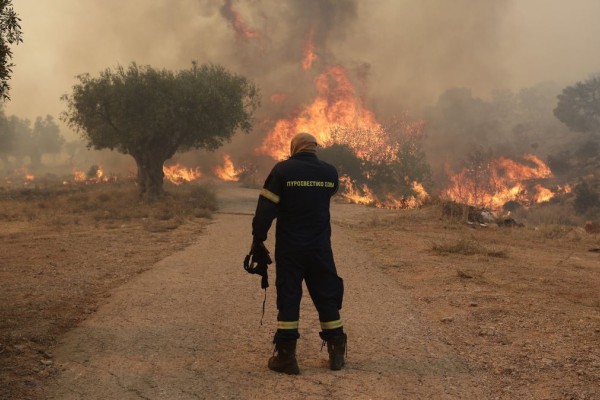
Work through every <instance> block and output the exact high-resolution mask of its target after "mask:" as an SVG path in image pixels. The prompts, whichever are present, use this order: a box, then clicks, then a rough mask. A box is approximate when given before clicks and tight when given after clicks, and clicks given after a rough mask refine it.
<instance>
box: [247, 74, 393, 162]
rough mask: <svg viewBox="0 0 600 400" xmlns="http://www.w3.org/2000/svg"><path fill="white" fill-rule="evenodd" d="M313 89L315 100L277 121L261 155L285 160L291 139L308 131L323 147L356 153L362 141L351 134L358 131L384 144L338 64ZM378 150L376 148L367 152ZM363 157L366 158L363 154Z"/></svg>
mask: <svg viewBox="0 0 600 400" xmlns="http://www.w3.org/2000/svg"><path fill="white" fill-rule="evenodd" d="M315 86H316V89H317V97H316V98H315V100H314V101H313V102H312V103H311V104H309V105H307V106H306V107H304V108H303V109H302V110H301V111H299V112H298V113H297V114H296V115H294V116H292V117H290V118H288V119H280V120H278V121H277V122H276V123H275V126H274V128H273V129H272V130H271V131H270V132H269V133H268V134H267V136H266V137H265V139H264V141H263V144H262V146H261V147H260V149H259V151H260V152H261V153H263V154H267V155H269V156H271V157H273V158H274V159H276V160H282V159H284V158H286V157H287V156H289V144H290V140H291V138H292V137H293V136H294V135H295V134H296V133H298V132H310V133H311V134H312V135H314V136H315V137H316V138H317V141H318V142H319V143H320V144H322V145H324V146H327V145H331V144H333V143H338V144H345V145H348V146H349V147H350V148H353V149H355V148H356V150H357V151H359V150H360V149H359V147H362V143H361V142H362V140H360V138H357V137H356V135H354V134H353V133H354V132H356V131H357V130H360V131H362V132H371V134H370V136H371V137H373V141H378V142H379V143H380V144H381V145H383V144H384V143H385V139H384V138H381V139H377V138H375V137H376V136H378V135H379V136H381V135H383V136H385V132H383V130H382V128H381V125H380V124H379V123H378V122H377V121H376V119H375V115H374V114H373V113H372V112H371V111H369V110H367V109H365V108H363V107H362V104H361V102H360V100H359V99H358V98H357V96H356V90H355V88H354V85H353V84H352V82H351V81H350V78H349V77H348V74H347V72H346V70H345V69H344V68H343V67H341V66H339V65H338V66H333V67H330V68H328V69H327V70H326V71H325V72H323V73H322V74H320V75H319V76H318V77H317V78H316V80H315ZM332 132H335V138H332ZM363 150H364V149H363ZM380 150H381V149H380V148H379V147H377V146H376V147H375V148H372V149H371V151H370V152H372V153H375V152H378V151H380ZM363 155H364V156H366V153H364V151H363Z"/></svg>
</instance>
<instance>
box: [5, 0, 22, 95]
mask: <svg viewBox="0 0 600 400" xmlns="http://www.w3.org/2000/svg"><path fill="white" fill-rule="evenodd" d="M20 22H21V19H20V18H19V17H18V15H17V13H16V12H15V10H14V9H13V7H12V1H11V0H0V96H1V97H2V98H3V99H4V100H9V99H10V97H9V95H8V92H9V91H10V85H9V84H8V81H9V79H10V76H11V74H12V67H13V66H14V65H13V64H12V63H11V62H10V60H11V59H12V50H11V49H10V45H11V44H19V43H21V42H22V41H23V34H22V32H21V25H20Z"/></svg>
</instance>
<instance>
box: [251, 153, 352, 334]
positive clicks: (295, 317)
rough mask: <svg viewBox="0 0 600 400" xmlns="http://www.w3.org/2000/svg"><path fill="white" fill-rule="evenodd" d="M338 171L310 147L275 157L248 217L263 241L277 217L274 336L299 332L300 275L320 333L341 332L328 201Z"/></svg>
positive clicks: (256, 238) (339, 284)
mask: <svg viewBox="0 0 600 400" xmlns="http://www.w3.org/2000/svg"><path fill="white" fill-rule="evenodd" d="M338 184H339V182H338V173H337V171H336V169H335V167H333V166H332V165H330V164H327V163H326V162H323V161H321V160H319V159H318V158H317V156H316V154H314V153H313V152H298V153H296V154H294V155H292V156H291V157H290V158H289V159H287V160H285V161H281V162H279V163H278V164H277V165H275V167H274V168H273V170H272V171H271V173H270V174H269V176H268V178H267V180H266V181H265V184H264V187H263V189H262V191H261V193H260V196H259V200H258V205H257V207H256V214H255V216H254V219H253V221H252V234H253V236H254V242H263V241H265V240H266V238H267V232H268V231H269V228H270V227H271V224H272V222H273V219H275V218H277V225H276V227H277V232H276V240H275V264H276V279H275V286H276V288H277V309H278V311H279V313H278V316H277V332H276V334H275V339H274V341H275V342H277V341H285V340H295V339H297V338H299V337H300V334H299V333H298V321H299V317H300V300H301V297H302V281H303V280H305V281H306V287H307V288H308V292H309V294H310V297H311V298H312V300H313V302H314V304H315V307H316V308H317V311H318V313H319V320H320V322H321V330H322V331H321V333H320V335H321V338H322V339H323V340H327V339H328V338H330V337H333V336H337V335H342V334H343V328H342V321H341V319H340V312H339V310H340V309H341V308H342V298H343V294H344V284H343V281H342V279H341V278H340V277H339V276H338V274H337V271H336V268H335V263H334V260H333V253H332V250H331V225H330V215H329V203H330V200H331V196H333V194H334V193H335V192H336V191H337V189H338Z"/></svg>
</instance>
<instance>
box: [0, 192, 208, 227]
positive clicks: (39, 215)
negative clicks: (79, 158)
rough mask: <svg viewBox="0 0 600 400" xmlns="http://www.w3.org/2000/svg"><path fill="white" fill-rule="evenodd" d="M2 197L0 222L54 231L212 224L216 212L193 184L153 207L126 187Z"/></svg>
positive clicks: (12, 194) (22, 193)
mask: <svg viewBox="0 0 600 400" xmlns="http://www.w3.org/2000/svg"><path fill="white" fill-rule="evenodd" d="M2 194H3V196H2V197H3V198H0V203H1V204H2V208H1V210H2V211H0V222H1V221H31V222H33V221H35V222H38V223H39V222H46V223H47V224H49V225H54V226H56V227H60V226H65V225H71V224H81V223H82V222H83V220H84V219H85V220H87V219H89V220H91V221H94V222H96V223H117V222H129V221H132V220H144V221H145V220H147V219H150V220H157V221H171V222H178V223H179V224H181V223H182V222H183V221H184V220H185V219H186V218H194V217H195V218H210V217H211V215H212V212H213V211H215V210H216V209H217V200H216V196H215V193H214V190H212V188H210V187H209V186H202V185H195V184H194V185H192V184H190V185H182V186H172V187H168V193H167V195H165V197H163V198H162V199H160V200H158V201H156V202H151V203H150V202H147V201H142V200H140V199H139V196H138V192H137V187H136V186H135V185H134V184H133V183H129V182H127V183H118V184H117V183H113V184H98V185H83V186H79V187H69V188H64V187H60V186H57V187H55V188H45V189H28V190H20V191H12V192H4V193H2Z"/></svg>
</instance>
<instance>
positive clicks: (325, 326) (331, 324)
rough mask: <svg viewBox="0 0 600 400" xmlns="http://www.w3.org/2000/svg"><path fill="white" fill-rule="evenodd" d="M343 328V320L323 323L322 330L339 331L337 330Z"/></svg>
mask: <svg viewBox="0 0 600 400" xmlns="http://www.w3.org/2000/svg"><path fill="white" fill-rule="evenodd" d="M342 326H343V324H342V320H341V319H337V320H335V321H327V322H323V321H321V329H337V328H341V327H342Z"/></svg>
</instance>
